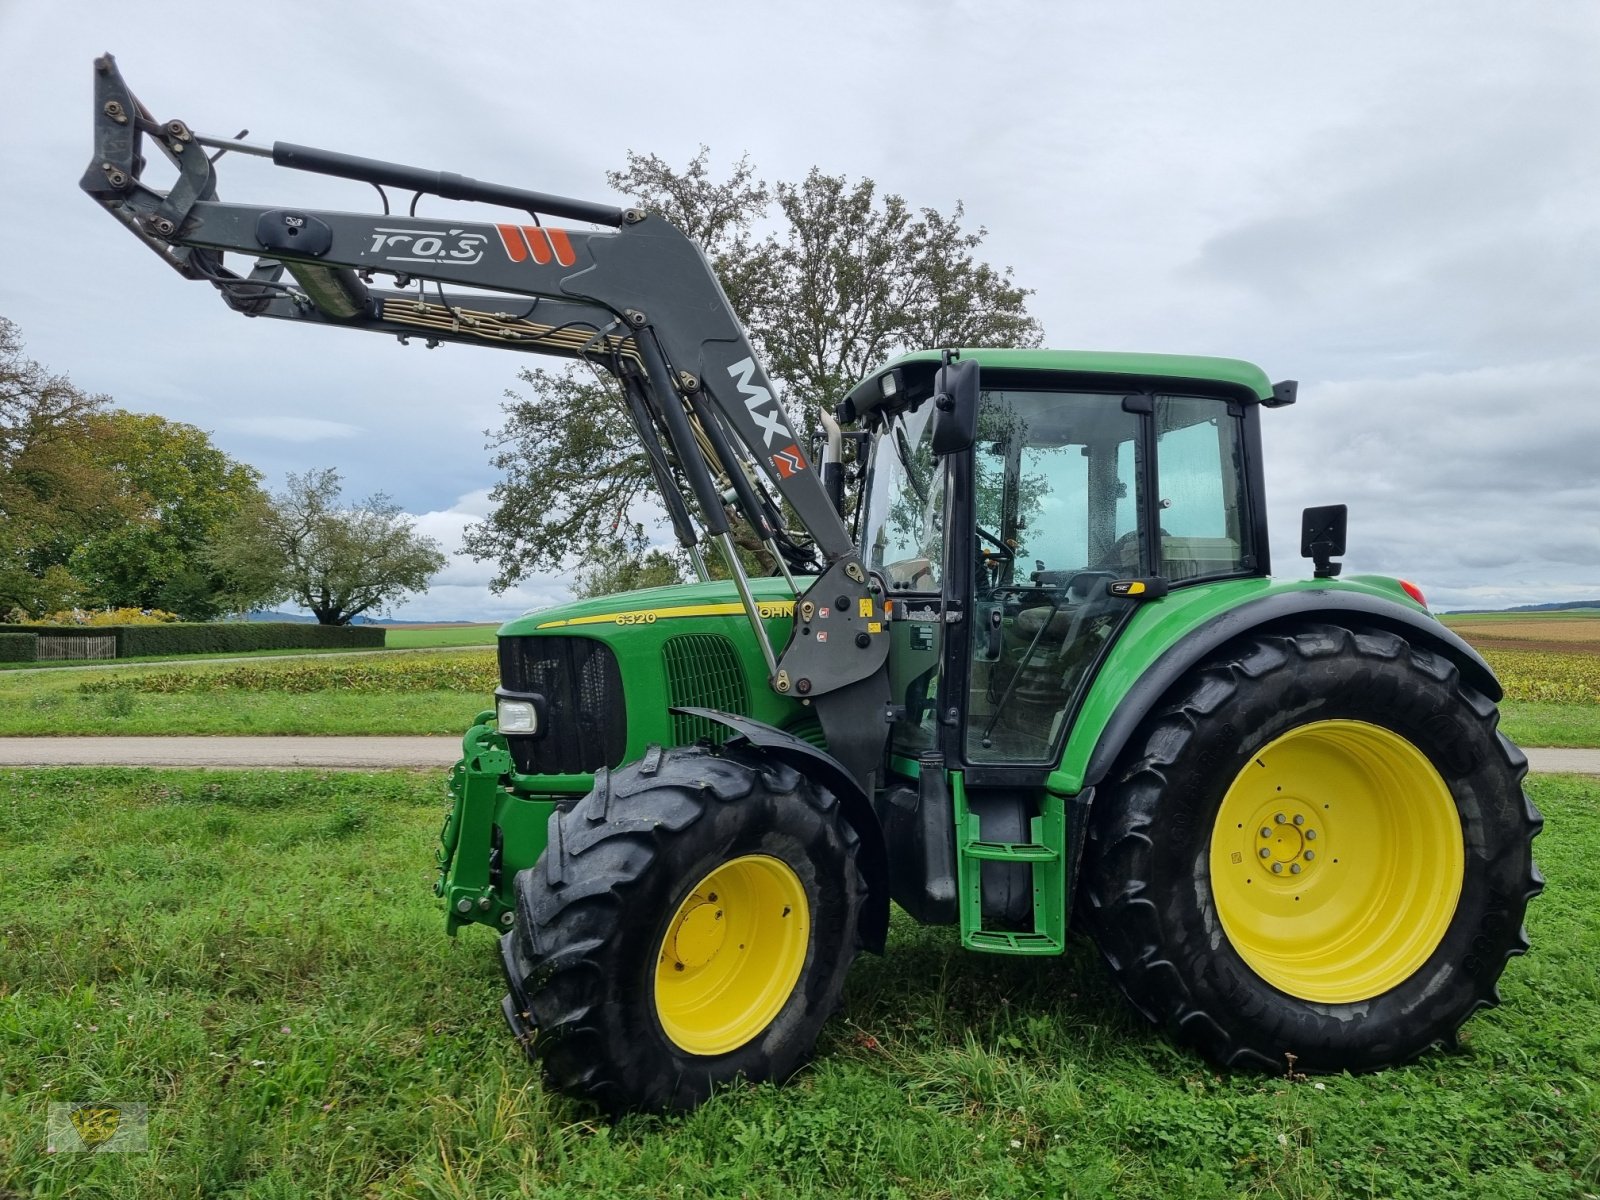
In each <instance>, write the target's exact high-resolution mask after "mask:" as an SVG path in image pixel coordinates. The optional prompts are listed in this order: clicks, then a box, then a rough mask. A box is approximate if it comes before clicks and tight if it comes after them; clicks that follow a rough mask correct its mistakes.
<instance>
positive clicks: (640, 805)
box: [501, 746, 866, 1111]
mask: <svg viewBox="0 0 1600 1200" xmlns="http://www.w3.org/2000/svg"><path fill="white" fill-rule="evenodd" d="M856 847H857V841H856V835H855V833H854V831H853V830H851V829H850V827H849V826H848V825H847V824H846V823H845V822H844V820H843V819H842V817H841V816H840V813H839V805H838V803H837V801H836V800H835V798H834V797H833V795H832V794H831V793H829V792H828V791H826V790H824V789H822V788H820V787H817V786H816V785H814V784H812V783H811V782H810V781H808V780H807V779H805V778H804V777H803V776H801V775H799V774H798V773H797V772H795V771H794V770H793V769H791V768H789V767H787V766H784V765H782V764H778V763H774V762H771V761H768V760H765V759H763V758H761V757H760V756H759V755H758V754H755V753H752V752H738V753H735V752H719V751H715V750H712V749H709V748H707V747H703V746H700V747H687V748H679V749H674V750H668V751H665V752H664V753H661V754H660V755H659V757H658V758H656V759H655V761H654V762H653V763H650V762H649V760H646V762H645V763H636V764H633V765H630V766H627V767H624V768H622V769H621V770H619V771H617V772H615V773H614V774H611V775H609V776H608V775H605V774H602V775H601V776H599V777H598V778H597V779H596V786H595V790H594V791H593V792H591V793H590V794H589V795H588V796H586V797H585V798H584V799H583V800H582V801H580V802H579V803H578V804H577V805H575V806H574V807H573V808H572V809H571V810H569V811H558V812H556V813H555V814H554V815H553V816H552V817H551V835H550V842H549V846H548V848H547V849H546V851H545V854H544V857H543V858H542V859H541V860H540V862H539V864H538V865H537V866H535V867H533V868H531V869H529V870H527V871H523V872H521V873H520V874H519V875H518V876H517V879H516V892H517V920H516V924H515V926H514V927H513V928H512V930H511V931H510V932H509V933H507V934H506V935H505V936H504V937H503V938H502V939H501V958H502V961H503V962H504V965H505V969H506V977H507V979H508V981H509V983H510V986H511V991H510V994H509V995H507V997H506V999H505V1003H504V1009H505V1013H506V1017H507V1020H508V1021H509V1022H510V1023H511V1026H512V1029H513V1030H514V1031H515V1032H516V1033H517V1034H518V1036H519V1037H521V1038H522V1040H523V1042H524V1045H525V1046H526V1047H527V1049H528V1052H529V1055H530V1056H531V1057H533V1058H534V1059H535V1060H537V1061H541V1062H542V1063H543V1066H544V1070H545V1074H546V1076H547V1077H548V1078H549V1079H550V1081H551V1082H552V1083H553V1084H555V1085H556V1086H557V1087H560V1088H562V1089H563V1090H565V1091H568V1092H572V1093H574V1094H577V1095H581V1096H586V1097H588V1098H591V1099H593V1100H595V1101H597V1102H599V1103H600V1104H601V1105H602V1106H604V1107H606V1108H608V1109H610V1110H612V1111H621V1110H624V1109H630V1108H647V1109H653V1108H692V1107H693V1106H694V1105H696V1104H698V1103H700V1102H701V1101H702V1100H704V1099H705V1098H706V1097H707V1096H708V1095H709V1094H710V1092H711V1090H712V1089H713V1088H714V1087H716V1086H717V1085H719V1084H722V1083H726V1082H729V1081H731V1080H734V1079H738V1078H744V1079H748V1080H751V1081H759V1080H764V1079H773V1080H781V1079H783V1078H785V1077H787V1076H788V1075H790V1074H791V1073H792V1072H793V1071H794V1070H795V1069H796V1068H798V1067H799V1066H800V1065H801V1064H802V1063H804V1062H805V1060H806V1059H807V1058H809V1057H810V1054H811V1051H812V1048H813V1046H814V1045H815V1042H816V1038H817V1035H818V1033H819V1031H820V1030H821V1027H822V1025H823V1023H824V1021H826V1019H827V1018H828V1017H829V1016H830V1015H831V1014H832V1013H833V1011H834V1010H835V1009H836V1008H837V1007H838V1005H839V999H840V994H841V991H842V989H843V986H844V979H845V975H846V973H847V972H848V970H849V967H850V963H851V961H852V960H853V959H854V957H855V953H856V949H857V939H856V923H857V916H858V913H859V910H860V906H861V902H862V900H863V898H864V895H865V890H866V889H865V884H864V882H863V880H862V877H861V874H860V872H859V871H858V869H857V866H856Z"/></svg>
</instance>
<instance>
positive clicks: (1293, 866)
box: [1289, 863, 1300, 875]
mask: <svg viewBox="0 0 1600 1200" xmlns="http://www.w3.org/2000/svg"><path fill="white" fill-rule="evenodd" d="M1289 874H1291V875H1298V874H1300V864H1299V863H1290V864H1289Z"/></svg>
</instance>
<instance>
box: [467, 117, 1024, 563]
mask: <svg viewBox="0 0 1600 1200" xmlns="http://www.w3.org/2000/svg"><path fill="white" fill-rule="evenodd" d="M709 158H710V155H709V152H708V151H707V150H706V149H705V148H704V147H702V148H701V150H700V152H699V154H697V155H696V156H695V158H694V159H692V160H691V161H690V162H689V164H688V165H687V166H686V167H684V168H682V169H678V168H674V167H673V166H671V165H669V164H668V163H666V162H664V161H663V160H662V159H660V158H659V157H657V156H655V155H641V154H630V155H629V156H628V163H627V167H626V169H624V170H622V171H616V172H612V173H611V174H610V175H609V176H608V178H609V181H610V183H611V186H612V187H613V188H615V189H616V190H617V191H619V192H622V193H623V194H625V195H628V196H630V197H632V198H633V199H634V201H635V203H636V204H638V206H639V207H641V208H645V209H647V210H649V211H652V212H655V213H658V214H660V215H661V216H664V217H665V218H667V219H668V220H670V221H672V222H673V223H675V224H676V225H678V226H679V227H680V228H681V229H683V230H684V231H685V232H686V233H688V234H689V235H690V236H691V237H693V238H694V239H695V240H696V241H698V242H699V243H700V245H701V246H702V247H703V248H704V249H705V251H706V253H707V255H708V256H709V257H710V259H711V262H712V265H713V266H714V267H715V268H716V271H717V274H718V277H719V278H720V279H721V281H722V285H723V288H724V290H725V291H726V292H727V294H728V298H729V300H730V301H731V302H732V304H733V307H734V310H735V311H736V312H737V313H738V315H739V317H740V319H741V320H742V321H743V322H744V323H745V325H746V327H747V328H748V330H749V332H750V336H751V338H752V340H753V341H754V342H755V344H756V348H757V350H758V351H759V352H760V354H761V356H762V359H763V361H764V363H765V365H766V367H767V370H768V372H769V374H770V375H771V377H772V379H773V382H774V383H775V384H776V385H777V386H778V388H779V391H780V393H781V395H782V399H783V402H784V406H785V407H786V408H787V409H788V411H789V413H790V415H791V417H793V418H794V419H795V421H796V422H797V423H798V426H799V428H800V429H803V430H809V429H812V428H814V427H815V425H816V423H817V413H818V411H819V409H821V408H823V407H828V408H831V407H832V406H833V405H834V404H836V403H837V402H838V401H839V400H840V399H842V398H843V395H844V393H845V391H846V390H847V389H848V388H849V387H850V386H851V385H852V384H854V383H855V382H856V381H857V380H858V379H860V378H861V377H862V376H863V375H865V374H866V373H867V372H868V371H870V370H871V369H872V368H873V367H874V366H876V365H877V364H878V363H880V362H882V361H883V360H884V359H886V358H889V357H891V356H893V355H894V354H897V353H900V352H902V351H905V350H910V349H920V348H925V347H936V346H985V345H986V346H996V345H998V346H1033V345H1037V344H1038V343H1039V339H1040V329H1039V325H1038V323H1037V322H1036V321H1035V320H1034V319H1033V318H1032V317H1030V316H1029V315H1028V312H1027V297H1028V296H1029V294H1030V293H1029V291H1028V290H1027V289H1024V288H1022V287H1019V286H1018V285H1017V284H1016V283H1015V282H1013V280H1012V278H1011V272H1010V270H1009V269H1005V270H997V269H996V268H994V267H991V266H989V265H988V264H987V263H984V262H982V261H981V260H980V259H979V258H978V257H977V254H978V251H979V249H980V248H981V246H982V244H983V239H984V237H985V236H986V231H985V230H984V229H982V228H981V227H980V228H978V229H976V230H967V229H963V228H962V225H961V221H962V217H963V211H962V208H961V206H960V205H959V204H958V205H957V206H956V208H955V210H954V212H952V213H951V214H949V215H945V214H941V213H939V212H937V211H936V210H934V209H931V208H923V209H920V210H913V209H912V208H911V207H910V206H909V205H908V204H907V203H906V201H905V200H904V199H902V198H901V197H900V196H897V195H892V194H880V193H879V191H878V189H877V186H876V184H874V183H873V181H872V180H870V179H863V180H858V181H854V182H852V181H850V180H848V179H846V178H845V177H843V176H838V175H829V174H826V173H825V172H823V171H821V170H817V169H813V170H812V171H811V172H810V173H809V174H808V175H807V176H806V177H805V178H804V179H802V180H800V181H799V182H797V183H779V184H777V185H775V186H771V185H768V184H767V183H765V182H763V181H761V180H760V179H758V178H757V176H756V172H755V169H754V168H753V167H752V166H751V164H750V163H749V162H748V161H746V160H740V161H739V162H738V163H736V164H735V165H734V168H733V170H732V171H731V173H729V174H728V176H727V177H726V178H723V179H720V180H719V179H717V178H715V177H714V176H713V174H712V172H711V170H710V167H709V165H708V164H709ZM758 229H759V230H763V231H764V232H762V233H759V234H758V233H757V230H758ZM520 379H521V382H522V384H523V385H524V388H525V391H523V392H521V393H519V392H515V391H513V392H508V393H507V398H508V403H507V404H506V405H505V414H506V420H505V424H504V425H503V426H502V427H501V428H500V429H499V430H498V431H495V432H494V433H493V435H492V436H493V437H494V442H493V443H492V446H493V450H494V457H493V459H492V462H493V465H494V466H495V467H496V468H497V469H498V470H500V471H501V472H503V473H504V478H503V479H502V480H501V482H500V483H499V484H497V485H496V486H495V488H494V490H493V492H492V493H491V499H492V500H493V501H494V504H495V508H494V510H493V511H492V512H491V513H490V515H489V516H488V517H487V518H486V519H485V520H483V521H482V522H479V523H477V524H474V525H472V526H470V527H468V529H467V533H466V539H465V547H466V550H467V552H468V553H470V554H471V555H472V556H473V557H474V558H476V559H479V560H480V561H481V560H492V561H494V562H495V563H497V564H498V568H499V569H498V572H497V574H496V576H495V578H494V581H493V583H492V585H491V586H492V587H493V588H494V589H495V590H497V591H500V590H504V589H505V588H507V587H510V586H511V585H512V584H514V583H516V582H517V581H518V580H520V579H524V578H526V577H527V576H529V575H530V574H533V573H534V572H537V571H554V570H560V569H562V568H563V567H564V566H565V565H566V564H567V563H568V562H569V561H570V560H572V559H576V560H577V561H578V562H579V563H585V564H591V567H596V566H599V565H600V563H601V562H602V561H604V560H609V559H611V558H614V557H615V554H616V543H617V538H616V530H617V529H618V528H619V526H622V525H628V524H631V522H632V521H633V520H634V517H633V515H632V514H633V512H634V506H635V505H636V503H637V502H638V501H639V500H640V499H641V498H642V497H644V496H645V495H646V494H647V493H648V491H649V490H650V488H651V487H652V480H651V476H650V472H649V467H648V464H647V462H646V460H645V457H644V455H643V452H642V451H641V450H640V448H639V445H638V441H637V439H636V437H635V436H634V434H633V431H632V428H631V426H630V425H629V424H628V422H627V421H626V419H625V418H624V416H623V412H622V409H621V406H620V400H619V399H618V398H617V395H616V389H615V386H614V385H613V384H612V383H611V382H610V381H609V380H606V379H596V378H595V377H593V376H592V375H591V374H589V373H587V372H584V371H582V370H580V369H577V368H567V369H565V370H543V369H537V368H536V369H529V370H524V371H522V372H521V374H520ZM591 574H595V575H596V577H604V576H605V572H604V571H598V572H597V571H594V570H593V569H591Z"/></svg>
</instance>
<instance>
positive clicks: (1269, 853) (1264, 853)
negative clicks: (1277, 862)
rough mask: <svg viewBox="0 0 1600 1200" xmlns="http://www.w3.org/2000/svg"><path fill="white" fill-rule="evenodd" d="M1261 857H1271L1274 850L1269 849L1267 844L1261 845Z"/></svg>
mask: <svg viewBox="0 0 1600 1200" xmlns="http://www.w3.org/2000/svg"><path fill="white" fill-rule="evenodd" d="M1261 857H1262V858H1271V857H1272V851H1271V850H1268V849H1267V848H1266V847H1265V846H1263V847H1261Z"/></svg>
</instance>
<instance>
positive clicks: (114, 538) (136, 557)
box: [68, 410, 261, 621]
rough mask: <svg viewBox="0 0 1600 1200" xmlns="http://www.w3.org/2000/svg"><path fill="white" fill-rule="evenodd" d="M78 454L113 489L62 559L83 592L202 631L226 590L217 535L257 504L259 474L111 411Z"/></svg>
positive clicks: (190, 436)
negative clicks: (110, 515)
mask: <svg viewBox="0 0 1600 1200" xmlns="http://www.w3.org/2000/svg"><path fill="white" fill-rule="evenodd" d="M86 433H87V435H88V437H87V439H86V441H85V443H84V445H83V448H82V451H81V453H82V454H83V456H84V458H85V459H86V460H87V461H88V462H89V463H90V464H92V466H93V467H94V468H95V469H96V470H97V471H99V472H101V473H103V474H104V475H106V476H108V477H110V478H113V479H115V480H117V481H118V495H117V498H116V500H117V511H116V513H115V514H114V519H111V520H107V521H106V522H105V523H104V524H102V525H101V526H100V527H99V528H97V529H95V530H93V531H92V532H91V533H90V534H89V535H88V536H87V537H85V538H84V540H83V541H82V543H81V544H80V545H79V546H78V547H77V549H75V550H74V551H73V553H72V555H71V557H70V558H69V559H68V566H69V568H70V569H71V571H72V574H73V575H74V576H75V577H76V578H77V579H78V580H80V581H81V583H82V585H83V586H84V588H85V589H86V590H87V591H88V592H90V593H92V594H93V595H95V596H97V597H99V598H100V599H101V600H102V601H103V602H104V603H106V604H110V605H113V606H115V607H127V608H161V609H166V610H168V611H170V612H175V613H177V614H178V615H179V616H181V617H183V618H184V619H186V620H191V621H208V620H211V619H212V618H214V617H216V616H218V615H219V614H220V613H221V612H222V611H223V610H224V607H225V605H224V601H223V597H222V593H223V591H224V589H225V583H226V581H225V580H224V579H223V578H222V577H221V575H220V574H219V573H218V572H217V570H216V569H215V567H214V566H213V565H212V564H211V562H210V561H209V558H208V551H209V548H210V546H211V544H212V543H213V542H215V540H216V539H217V537H218V536H219V535H220V533H221V531H222V530H223V529H224V528H225V527H226V526H227V525H228V524H229V523H230V522H231V521H232V520H233V519H234V517H235V516H237V515H238V514H239V513H241V512H247V511H251V510H253V509H254V507H255V506H256V504H257V502H258V501H259V500H260V499H261V488H260V486H259V485H260V480H261V472H259V471H257V470H256V469H255V468H254V467H251V466H246V465H245V464H243V463H240V462H236V461H235V460H234V459H232V458H230V457H229V456H228V455H227V454H225V453H223V452H222V451H221V450H219V449H218V448H217V447H216V446H214V445H212V443H211V439H210V437H209V436H207V435H206V434H205V433H204V432H203V431H202V430H200V429H197V428H195V427H194V426H193V425H185V424H183V423H181V422H178V421H169V420H167V419H165V418H164V417H158V416H153V415H151V414H148V413H130V412H122V411H120V410H114V411H112V412H108V413H99V414H96V415H94V416H93V417H91V418H90V419H89V421H88V423H87V429H86Z"/></svg>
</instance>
